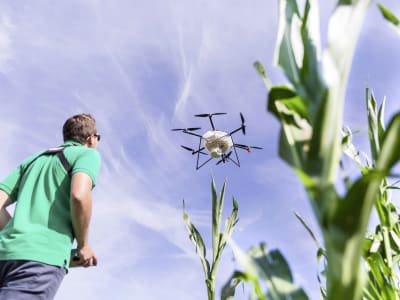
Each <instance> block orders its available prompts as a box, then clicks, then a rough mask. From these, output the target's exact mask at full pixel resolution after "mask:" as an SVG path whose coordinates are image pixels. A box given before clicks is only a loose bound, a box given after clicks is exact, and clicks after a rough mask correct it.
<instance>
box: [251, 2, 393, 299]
mask: <svg viewBox="0 0 400 300" xmlns="http://www.w3.org/2000/svg"><path fill="white" fill-rule="evenodd" d="M369 4H370V1H369V0H347V1H339V2H338V4H337V6H336V9H335V11H334V12H333V14H332V16H331V18H330V21H329V28H328V35H327V36H328V43H327V47H326V49H324V51H323V52H322V53H320V51H319V46H320V45H319V32H318V30H317V29H318V28H319V24H318V14H319V13H318V7H317V1H316V0H314V1H311V0H309V1H306V4H305V8H304V12H303V14H302V15H301V14H300V11H299V8H298V5H297V2H296V1H295V0H281V1H280V22H279V29H278V38H277V45H276V52H275V53H276V54H275V57H276V63H277V65H278V66H279V67H281V68H282V70H283V72H284V73H285V75H286V77H287V79H288V80H289V82H290V86H271V87H269V88H268V86H267V88H268V89H269V95H268V105H267V106H268V110H269V111H270V112H271V113H272V114H273V115H274V116H275V117H276V118H277V119H278V120H279V122H280V123H281V125H282V129H281V134H280V144H279V154H280V156H281V158H282V159H284V160H285V161H286V162H287V163H289V164H290V165H291V166H292V168H293V169H294V171H295V173H296V174H297V175H298V176H299V178H300V180H301V181H302V182H303V184H304V186H305V188H306V190H307V193H308V196H309V199H310V201H311V204H312V206H313V209H314V212H315V215H316V218H317V221H318V223H319V226H320V230H321V232H322V234H323V238H324V245H325V247H326V259H327V270H326V282H327V294H326V297H327V299H332V300H336V299H360V298H361V294H362V289H363V283H362V275H361V269H360V267H361V266H360V257H361V255H362V253H363V246H364V235H365V232H366V229H367V225H368V222H369V218H370V214H371V210H372V208H373V206H374V204H375V202H376V199H377V197H378V195H379V193H380V191H381V187H382V183H383V182H385V178H386V176H388V175H389V174H390V172H391V169H392V167H393V166H394V164H395V163H396V162H397V161H398V160H399V159H400V139H398V132H399V130H400V114H397V115H395V116H394V117H393V118H392V120H391V121H390V124H389V126H388V128H387V130H384V129H383V123H382V115H383V112H382V111H381V112H376V111H370V115H369V118H370V122H371V120H372V119H373V120H377V121H378V120H379V122H377V123H376V124H378V125H377V126H376V127H370V135H371V138H372V140H373V141H374V143H373V144H372V150H373V155H374V164H373V165H372V166H370V167H366V166H363V167H362V173H361V176H360V177H359V178H358V179H356V180H355V181H354V182H351V180H349V178H347V180H346V186H347V187H348V190H347V192H346V193H345V194H344V195H343V196H342V195H340V194H339V193H338V192H337V190H336V180H337V178H338V174H339V166H340V162H341V157H342V153H343V144H346V143H347V144H348V142H346V140H345V139H343V140H342V137H341V134H342V116H343V107H344V96H345V90H346V84H347V78H348V74H349V70H350V67H351V61H352V57H353V54H354V49H355V45H356V42H357V39H358V35H359V32H360V30H361V27H362V24H363V21H364V18H365V15H366V11H367V8H368V7H369ZM386 16H387V14H386ZM391 20H392V21H393V20H394V19H393V18H392V17H391ZM255 66H256V70H257V71H258V73H259V74H261V76H262V77H263V80H264V82H266V79H265V77H266V72H265V70H264V69H263V68H262V66H261V63H259V62H257V63H256V64H255ZM369 105H370V106H371V107H373V106H374V103H372V102H370V103H369ZM347 138H349V136H347ZM352 150H354V149H352ZM348 152H349V153H351V150H349V151H348ZM357 159H358V164H359V165H362V162H361V160H360V159H359V158H357ZM372 258H374V259H372ZM372 258H371V262H379V257H378V256H377V255H374V256H373V257H372ZM386 259H388V258H387V257H386ZM382 270H384V269H382ZM375 273H376V272H375ZM385 278H386V277H385Z"/></svg>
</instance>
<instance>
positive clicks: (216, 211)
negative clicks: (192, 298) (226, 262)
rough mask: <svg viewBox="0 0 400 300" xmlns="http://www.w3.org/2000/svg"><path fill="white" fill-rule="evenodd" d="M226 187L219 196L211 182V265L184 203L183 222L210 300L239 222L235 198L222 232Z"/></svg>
mask: <svg viewBox="0 0 400 300" xmlns="http://www.w3.org/2000/svg"><path fill="white" fill-rule="evenodd" d="M225 186H226V182H224V184H223V186H222V189H221V192H220V194H219V196H218V195H217V190H216V187H215V182H214V179H212V181H211V199H212V216H211V219H212V226H211V236H212V258H211V263H210V262H209V260H208V258H207V250H206V245H205V243H204V239H203V238H202V236H201V234H200V232H199V231H198V230H197V228H196V227H195V226H194V225H193V223H192V222H191V220H190V218H189V215H188V213H187V212H186V210H185V202H183V220H184V221H185V225H186V228H187V230H188V232H189V238H190V240H191V241H192V242H193V244H194V245H195V246H196V253H197V255H198V256H199V258H200V261H201V265H202V268H203V272H204V276H205V283H206V287H207V296H208V300H214V299H215V282H216V277H217V270H218V265H219V263H220V260H221V257H222V252H223V250H224V248H225V246H226V243H227V242H228V241H229V240H230V238H231V236H232V234H233V230H234V228H235V225H236V224H237V222H238V219H237V214H238V209H239V207H238V204H237V202H236V200H235V198H232V204H233V209H232V212H231V215H230V216H229V217H228V218H227V219H226V221H225V227H224V231H223V232H221V231H220V230H221V221H222V210H223V206H224V196H225Z"/></svg>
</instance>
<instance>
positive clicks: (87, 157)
mask: <svg viewBox="0 0 400 300" xmlns="http://www.w3.org/2000/svg"><path fill="white" fill-rule="evenodd" d="M100 163H101V159H100V154H99V152H97V150H95V149H88V150H87V151H85V152H84V153H82V154H81V155H80V156H79V157H78V158H77V160H76V161H75V163H74V165H73V167H72V174H75V173H78V172H83V173H85V174H87V175H89V176H90V178H91V179H92V184H93V187H94V186H95V185H96V179H97V176H98V174H99V171H100Z"/></svg>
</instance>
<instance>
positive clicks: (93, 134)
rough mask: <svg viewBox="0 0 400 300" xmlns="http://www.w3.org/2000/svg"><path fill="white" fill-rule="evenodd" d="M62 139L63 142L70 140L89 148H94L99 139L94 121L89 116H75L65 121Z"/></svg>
mask: <svg viewBox="0 0 400 300" xmlns="http://www.w3.org/2000/svg"><path fill="white" fill-rule="evenodd" d="M63 137H64V142H65V141H71V140H72V141H75V142H79V143H81V144H82V145H84V146H88V147H90V148H96V147H97V143H98V141H99V139H100V135H99V134H98V132H97V128H96V121H95V119H94V118H93V117H92V116H91V115H89V114H79V115H75V116H72V117H70V118H69V119H68V120H67V121H65V123H64V126H63Z"/></svg>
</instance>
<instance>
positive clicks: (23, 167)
mask: <svg viewBox="0 0 400 300" xmlns="http://www.w3.org/2000/svg"><path fill="white" fill-rule="evenodd" d="M63 137H64V144H63V145H62V146H61V147H59V148H54V149H51V150H49V151H46V152H42V153H38V154H35V155H33V156H31V157H29V158H28V159H26V160H25V161H23V162H22V163H21V164H20V165H19V166H18V167H17V168H16V169H15V170H14V171H13V172H12V173H11V174H10V175H9V176H8V177H7V178H5V179H4V180H3V181H2V182H0V230H1V231H0V300H5V299H7V300H25V299H26V300H35V299H38V300H39V299H40V300H48V299H53V298H54V295H55V293H56V292H57V289H58V287H59V285H60V284H61V281H62V279H63V277H64V275H65V274H66V272H67V269H68V267H69V266H71V267H72V266H83V267H89V266H96V265H97V257H96V255H95V253H94V252H93V250H92V248H91V246H90V244H89V237H88V235H89V223H90V217H91V207H92V199H91V191H92V188H93V187H94V186H95V184H96V177H97V175H98V173H99V168H100V155H99V153H98V152H97V150H96V149H95V148H96V147H97V145H98V142H99V140H100V135H99V134H98V131H97V128H96V122H95V120H94V119H93V117H92V116H90V115H88V114H79V115H75V116H73V117H71V118H69V119H68V120H67V121H66V122H65V124H64V126H63ZM14 202H16V205H15V210H14V214H13V217H11V216H10V214H9V213H8V211H7V210H6V207H7V206H8V205H10V204H12V203H14ZM74 239H76V244H77V256H75V257H73V258H71V253H72V251H71V248H72V245H73V241H74Z"/></svg>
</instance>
